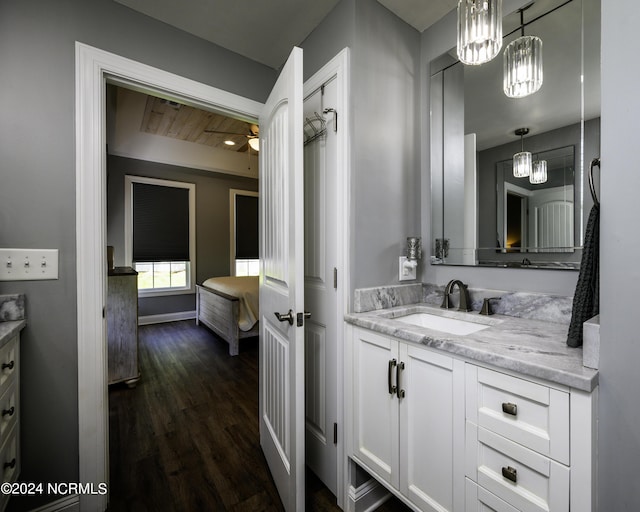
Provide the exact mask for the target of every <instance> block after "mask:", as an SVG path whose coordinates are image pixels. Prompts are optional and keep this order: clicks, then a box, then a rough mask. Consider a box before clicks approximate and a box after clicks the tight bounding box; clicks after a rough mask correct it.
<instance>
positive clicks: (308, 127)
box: [304, 112, 327, 146]
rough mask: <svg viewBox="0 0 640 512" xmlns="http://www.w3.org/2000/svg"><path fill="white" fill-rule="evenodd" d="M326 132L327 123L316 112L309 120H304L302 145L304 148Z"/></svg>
mask: <svg viewBox="0 0 640 512" xmlns="http://www.w3.org/2000/svg"><path fill="white" fill-rule="evenodd" d="M326 132H327V122H326V121H325V120H324V117H322V116H321V115H320V114H318V113H317V112H314V115H313V116H312V117H311V118H308V117H307V118H305V120H304V135H305V139H304V145H305V146H306V145H307V144H309V143H310V142H313V141H314V140H316V139H317V138H318V137H322V136H323V135H324V134H325V133H326Z"/></svg>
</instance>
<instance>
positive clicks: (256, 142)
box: [204, 124, 260, 151]
mask: <svg viewBox="0 0 640 512" xmlns="http://www.w3.org/2000/svg"><path fill="white" fill-rule="evenodd" d="M204 132H205V133H218V134H220V135H243V136H244V137H246V138H247V143H248V144H249V147H251V149H253V150H254V151H259V150H260V138H259V133H260V128H259V127H258V125H257V124H250V125H249V133H237V132H225V131H219V130H206V129H205V130H204Z"/></svg>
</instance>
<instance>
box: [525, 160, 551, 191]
mask: <svg viewBox="0 0 640 512" xmlns="http://www.w3.org/2000/svg"><path fill="white" fill-rule="evenodd" d="M546 182H547V161H546V160H536V161H534V162H533V164H532V166H531V174H530V175H529V183H531V184H532V185H541V184H542V183H546Z"/></svg>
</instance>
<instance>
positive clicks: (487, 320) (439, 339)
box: [345, 303, 598, 391]
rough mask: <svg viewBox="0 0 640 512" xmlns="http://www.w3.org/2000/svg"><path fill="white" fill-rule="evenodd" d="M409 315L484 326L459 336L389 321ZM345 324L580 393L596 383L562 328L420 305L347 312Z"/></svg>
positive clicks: (547, 323)
mask: <svg viewBox="0 0 640 512" xmlns="http://www.w3.org/2000/svg"><path fill="white" fill-rule="evenodd" d="M412 313H431V314H435V315H440V316H446V317H450V318H458V319H466V320H468V321H473V322H478V323H483V324H487V325H489V327H488V328H486V329H483V330H481V331H478V332H475V333H471V334H467V335H464V336H462V335H455V334H448V333H444V332H440V331H436V330H433V329H428V328H426V327H419V326H414V325H410V324H407V323H401V322H399V321H397V320H394V318H396V317H399V316H404V315H408V314H412ZM345 320H346V321H347V322H348V323H350V324H354V325H357V326H359V327H364V328H367V329H371V330H373V331H377V332H379V333H382V334H387V335H390V336H394V337H396V338H399V339H402V340H405V341H409V342H413V343H419V344H422V345H426V346H427V347H431V348H435V349H439V350H443V351H445V352H449V353H452V354H456V355H458V356H461V357H464V358H467V359H470V360H474V361H478V362H481V363H487V364H490V365H492V366H495V367H498V368H504V369H507V370H512V371H514V372H518V373H520V374H523V375H529V376H532V377H537V378H540V379H544V380H547V381H550V382H553V383H556V384H561V385H564V386H569V387H571V388H576V389H580V390H582V391H592V390H593V389H594V388H595V387H596V386H597V385H598V371H597V370H593V369H591V368H586V367H584V366H582V348H571V347H568V346H567V344H566V339H567V329H568V327H567V325H565V324H558V323H551V322H543V321H540V320H530V319H525V318H516V317H511V316H505V315H497V314H496V315H491V316H480V315H478V313H477V312H469V313H464V312H459V311H457V310H444V309H441V308H440V307H437V306H433V305H431V304H425V303H420V304H412V305H407V306H399V307H393V308H389V309H382V310H376V311H369V312H366V313H351V314H347V315H345Z"/></svg>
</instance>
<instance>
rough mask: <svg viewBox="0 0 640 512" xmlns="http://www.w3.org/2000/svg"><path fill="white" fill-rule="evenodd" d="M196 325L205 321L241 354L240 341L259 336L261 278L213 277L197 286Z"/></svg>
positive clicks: (233, 351) (230, 352) (231, 353)
mask: <svg viewBox="0 0 640 512" xmlns="http://www.w3.org/2000/svg"><path fill="white" fill-rule="evenodd" d="M196 288H197V294H196V324H197V325H200V322H202V323H203V324H204V325H206V326H207V327H208V328H209V329H211V330H212V331H213V332H215V333H216V334H217V335H218V336H220V337H221V338H222V339H224V340H225V341H226V342H227V343H228V344H229V354H230V355H232V356H235V355H238V351H239V348H240V340H241V339H242V338H249V337H252V336H258V329H259V327H258V318H259V311H258V277H257V276H248V277H233V276H225V277H212V278H210V279H207V280H206V281H204V282H203V283H202V284H201V285H196Z"/></svg>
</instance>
